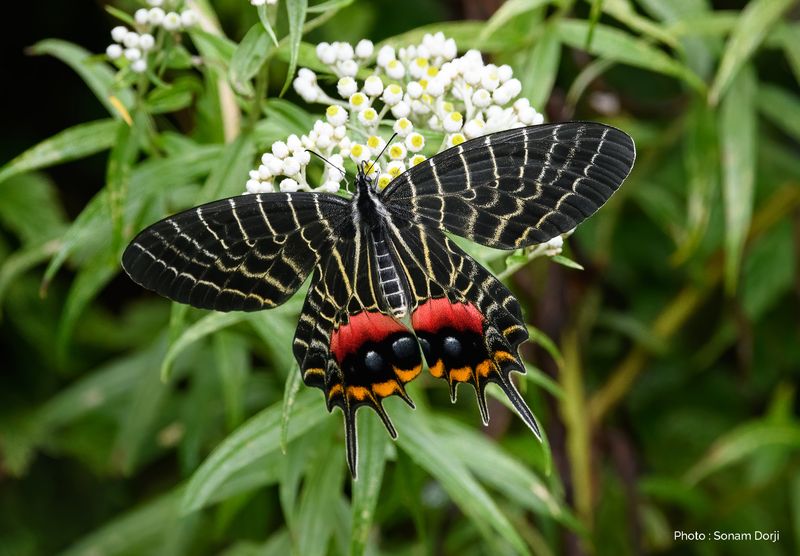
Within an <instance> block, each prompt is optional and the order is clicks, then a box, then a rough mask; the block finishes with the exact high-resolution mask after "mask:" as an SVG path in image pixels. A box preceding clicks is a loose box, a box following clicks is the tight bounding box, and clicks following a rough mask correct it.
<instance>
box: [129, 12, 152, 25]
mask: <svg viewBox="0 0 800 556" xmlns="http://www.w3.org/2000/svg"><path fill="white" fill-rule="evenodd" d="M149 14H150V12H149V11H148V10H147V8H139V9H138V10H136V11H135V12H134V13H133V19H134V20H135V21H136V23H138V24H139V25H147V22H148V21H149V20H150V15H149Z"/></svg>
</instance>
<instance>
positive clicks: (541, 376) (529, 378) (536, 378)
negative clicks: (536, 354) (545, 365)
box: [522, 361, 564, 398]
mask: <svg viewBox="0 0 800 556" xmlns="http://www.w3.org/2000/svg"><path fill="white" fill-rule="evenodd" d="M523 363H524V364H525V374H524V375H522V378H523V379H524V380H525V381H526V382H530V383H532V384H535V385H536V386H539V387H541V388H544V389H545V390H547V391H548V392H550V393H551V394H552V395H553V396H555V397H556V398H563V397H564V389H563V388H561V385H560V384H558V382H556V381H555V380H553V379H552V378H550V376H549V375H547V374H545V373H544V372H543V371H541V370H540V369H538V368H536V367H534V366H533V365H531V364H530V363H528V362H527V361H523Z"/></svg>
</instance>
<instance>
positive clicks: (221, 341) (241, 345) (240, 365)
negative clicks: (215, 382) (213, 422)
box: [213, 332, 250, 430]
mask: <svg viewBox="0 0 800 556" xmlns="http://www.w3.org/2000/svg"><path fill="white" fill-rule="evenodd" d="M213 347H214V368H215V369H216V370H217V374H218V376H219V383H220V386H221V387H222V399H223V402H224V404H225V424H226V425H227V428H228V430H232V429H234V428H235V427H237V426H238V425H239V424H240V423H241V422H242V420H243V419H244V396H245V391H244V388H245V383H246V381H247V377H248V375H249V374H250V351H249V349H248V344H247V342H245V341H244V340H243V339H242V337H241V336H239V335H237V334H230V333H228V332H217V333H216V334H214V338H213Z"/></svg>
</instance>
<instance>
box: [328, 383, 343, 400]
mask: <svg viewBox="0 0 800 556" xmlns="http://www.w3.org/2000/svg"><path fill="white" fill-rule="evenodd" d="M341 393H342V385H341V384H334V385H333V386H331V389H330V390H328V399H329V400H330V399H331V398H333V397H334V396H335V395H336V394H341Z"/></svg>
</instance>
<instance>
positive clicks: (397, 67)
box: [386, 60, 406, 79]
mask: <svg viewBox="0 0 800 556" xmlns="http://www.w3.org/2000/svg"><path fill="white" fill-rule="evenodd" d="M386 75H388V76H389V77H391V78H392V79H402V78H403V77H405V75H406V68H405V66H404V65H403V64H402V63H401V62H400V61H399V60H389V61H388V62H387V63H386Z"/></svg>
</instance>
